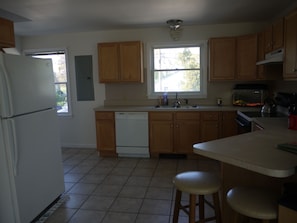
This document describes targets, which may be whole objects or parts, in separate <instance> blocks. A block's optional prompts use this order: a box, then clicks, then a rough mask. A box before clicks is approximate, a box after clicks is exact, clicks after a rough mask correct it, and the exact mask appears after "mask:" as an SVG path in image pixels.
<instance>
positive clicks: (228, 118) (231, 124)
mask: <svg viewBox="0 0 297 223" xmlns="http://www.w3.org/2000/svg"><path fill="white" fill-rule="evenodd" d="M236 116H237V112H236V111H224V112H223V113H222V125H221V137H222V138H224V137H229V136H234V135H237V123H236V121H235V119H236Z"/></svg>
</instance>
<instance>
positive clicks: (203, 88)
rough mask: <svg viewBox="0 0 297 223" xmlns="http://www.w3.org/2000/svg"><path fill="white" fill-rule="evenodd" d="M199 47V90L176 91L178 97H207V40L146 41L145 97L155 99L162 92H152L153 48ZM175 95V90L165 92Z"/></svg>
mask: <svg viewBox="0 0 297 223" xmlns="http://www.w3.org/2000/svg"><path fill="white" fill-rule="evenodd" d="M193 46H194V47H197V46H198V47H200V92H197V91H196V92H177V93H178V96H179V97H185V98H207V41H189V42H166V43H148V44H147V49H148V63H147V64H148V72H147V97H148V99H157V98H159V97H160V96H162V95H163V94H164V92H154V67H153V66H154V48H178V47H193ZM167 95H168V96H169V97H175V95H176V92H167Z"/></svg>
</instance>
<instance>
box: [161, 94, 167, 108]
mask: <svg viewBox="0 0 297 223" xmlns="http://www.w3.org/2000/svg"><path fill="white" fill-rule="evenodd" d="M162 105H168V95H167V92H164V94H163V97H162Z"/></svg>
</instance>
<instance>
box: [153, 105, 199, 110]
mask: <svg viewBox="0 0 297 223" xmlns="http://www.w3.org/2000/svg"><path fill="white" fill-rule="evenodd" d="M154 108H155V109H160V110H163V109H165V110H166V109H168V110H172V109H198V108H199V106H197V105H183V106H180V107H174V106H158V105H157V106H155V107H154Z"/></svg>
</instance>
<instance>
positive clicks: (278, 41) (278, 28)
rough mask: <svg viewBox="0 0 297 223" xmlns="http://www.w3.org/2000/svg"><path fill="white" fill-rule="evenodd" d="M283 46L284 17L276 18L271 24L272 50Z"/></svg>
mask: <svg viewBox="0 0 297 223" xmlns="http://www.w3.org/2000/svg"><path fill="white" fill-rule="evenodd" d="M283 46H284V18H280V19H278V20H277V21H276V22H274V23H273V25H272V50H277V49H280V48H282V47H283Z"/></svg>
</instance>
